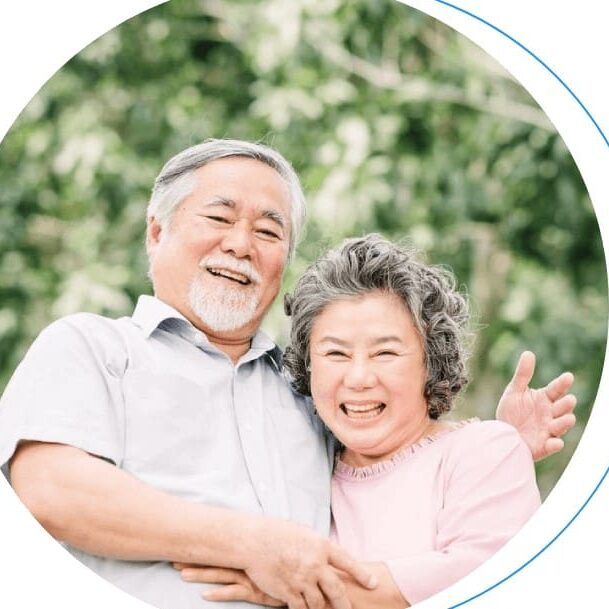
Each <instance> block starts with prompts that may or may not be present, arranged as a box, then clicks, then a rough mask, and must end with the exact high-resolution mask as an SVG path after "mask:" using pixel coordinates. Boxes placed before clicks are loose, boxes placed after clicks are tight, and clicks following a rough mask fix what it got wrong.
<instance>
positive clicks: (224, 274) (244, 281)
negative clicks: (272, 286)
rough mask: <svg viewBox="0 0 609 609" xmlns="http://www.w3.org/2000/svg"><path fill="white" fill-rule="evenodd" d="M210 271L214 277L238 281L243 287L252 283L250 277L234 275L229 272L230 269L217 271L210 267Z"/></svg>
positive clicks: (239, 274)
mask: <svg viewBox="0 0 609 609" xmlns="http://www.w3.org/2000/svg"><path fill="white" fill-rule="evenodd" d="M208 271H209V272H210V273H212V275H220V276H222V277H226V278H228V279H232V280H233V281H238V282H239V283H240V284H242V285H247V284H248V283H250V282H251V280H250V278H249V277H247V276H245V275H241V273H234V272H233V271H229V270H228V269H216V268H211V267H210V268H208Z"/></svg>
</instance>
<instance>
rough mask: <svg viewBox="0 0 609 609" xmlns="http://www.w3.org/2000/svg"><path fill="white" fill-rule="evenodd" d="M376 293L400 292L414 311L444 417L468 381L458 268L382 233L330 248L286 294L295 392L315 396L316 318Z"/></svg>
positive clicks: (432, 402)
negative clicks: (430, 260) (431, 261)
mask: <svg viewBox="0 0 609 609" xmlns="http://www.w3.org/2000/svg"><path fill="white" fill-rule="evenodd" d="M372 291H381V292H386V293H389V294H395V295H396V296H398V297H399V298H400V299H401V300H402V302H403V303H404V305H405V306H406V308H407V310H408V311H409V312H410V314H411V316H412V319H413V321H414V324H415V326H416V328H417V329H418V331H419V333H420V335H421V337H422V339H423V348H424V352H425V364H426V368H427V379H426V383H425V389H424V395H425V398H426V400H427V408H428V412H429V416H430V417H431V418H432V419H437V418H438V417H439V416H440V415H441V414H442V413H444V412H448V411H449V410H450V409H451V407H452V405H453V402H454V398H455V396H456V395H457V394H458V393H459V391H461V389H463V387H465V385H466V384H467V374H466V370H465V360H466V358H467V350H466V340H465V339H466V338H467V337H468V332H467V324H468V320H469V312H468V303H467V299H466V297H465V296H464V295H462V294H460V293H459V292H458V291H457V289H456V283H455V278H454V276H453V274H452V273H451V272H450V271H448V270H447V269H444V268H442V267H438V266H431V265H428V264H424V263H422V262H420V261H419V260H418V259H417V254H416V251H415V250H414V249H412V248H409V247H406V246H402V245H399V244H396V243H392V242H390V241H388V240H386V239H385V238H383V237H381V236H380V235H377V234H371V235H368V236H365V237H362V238H358V239H348V240H346V241H344V242H343V244H342V245H340V246H339V247H338V248H336V249H333V250H330V251H328V252H327V253H326V254H324V255H323V256H322V257H321V258H319V259H318V260H317V261H316V262H315V263H313V264H312V265H311V266H310V267H309V268H308V269H307V270H306V271H305V272H304V273H303V275H302V276H301V277H300V279H299V280H298V282H297V284H296V287H295V288H294V290H293V292H292V294H291V295H286V298H285V312H286V314H287V315H289V316H291V317H292V327H291V332H290V345H289V346H288V347H287V348H286V350H285V356H284V361H285V365H286V368H287V370H288V371H289V373H290V375H291V377H292V381H293V384H294V387H295V388H296V390H297V391H299V392H300V393H302V394H305V395H311V383H310V372H309V351H310V338H311V330H312V327H313V323H314V322H315V319H316V317H317V316H318V315H320V314H321V312H322V311H323V310H324V308H325V307H326V306H328V305H329V304H330V303H332V302H335V301H337V300H341V299H345V298H350V297H357V296H362V295H365V294H367V293H369V292H372Z"/></svg>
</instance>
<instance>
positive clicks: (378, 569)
mask: <svg viewBox="0 0 609 609" xmlns="http://www.w3.org/2000/svg"><path fill="white" fill-rule="evenodd" d="M364 566H365V567H366V569H368V571H370V572H371V573H373V574H374V575H376V577H377V578H378V582H379V583H378V586H377V587H376V588H375V589H374V590H367V589H366V588H363V587H362V586H360V585H358V584H357V583H356V582H354V581H353V579H347V580H345V585H346V586H347V595H348V597H349V600H350V601H351V605H352V609H369V608H370V607H383V609H404V608H405V607H410V603H409V602H408V601H407V600H406V599H405V598H404V597H403V596H402V594H401V592H400V590H399V588H398V587H397V585H396V583H395V581H394V579H393V577H392V576H391V572H390V571H389V569H388V568H387V566H386V565H385V563H382V562H373V563H364Z"/></svg>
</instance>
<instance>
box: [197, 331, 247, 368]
mask: <svg viewBox="0 0 609 609" xmlns="http://www.w3.org/2000/svg"><path fill="white" fill-rule="evenodd" d="M206 335H207V338H208V339H209V342H210V343H211V344H212V345H214V346H216V347H217V348H218V349H219V350H220V351H222V352H223V353H225V354H226V355H227V356H228V357H230V359H231V361H232V362H233V364H236V363H237V362H238V361H239V360H240V359H241V357H242V356H244V355H245V354H246V353H247V352H248V351H249V349H250V345H251V343H252V341H251V337H249V338H247V339H245V340H240V339H235V340H227V339H224V338H218V337H217V336H212V335H211V334H208V333H207V332H206Z"/></svg>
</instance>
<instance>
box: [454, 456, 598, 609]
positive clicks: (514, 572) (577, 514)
mask: <svg viewBox="0 0 609 609" xmlns="http://www.w3.org/2000/svg"><path fill="white" fill-rule="evenodd" d="M607 474H609V467H608V468H607V469H606V470H605V473H604V474H603V475H602V477H601V479H600V480H599V482H598V484H597V485H596V486H595V487H594V490H593V491H592V492H591V493H590V495H589V496H588V498H587V499H586V501H584V503H583V505H582V506H581V507H580V508H579V510H577V512H576V513H575V515H574V516H573V517H572V518H571V520H569V522H567V524H565V526H564V527H563V528H562V529H561V530H560V531H559V532H558V533H556V535H554V537H553V538H552V539H551V540H550V541H548V543H547V544H546V545H545V546H544V547H543V548H541V550H539V552H537V553H536V554H534V555H533V556H531V558H529V560H527V561H526V562H525V563H524V564H522V565H520V567H518V569H516V570H515V571H512V572H511V573H510V574H509V575H506V576H505V577H504V578H503V579H500V580H499V581H498V582H496V583H495V584H493V585H492V586H489V587H488V588H486V589H485V590H482V592H479V593H478V594H476V595H474V596H471V597H470V598H467V599H465V600H464V601H461V602H460V603H457V604H456V605H450V607H448V608H447V609H456V608H457V607H461V606H462V605H465V604H466V603H469V602H470V601H473V600H475V599H477V598H478V597H480V596H482V595H483V594H486V593H487V592H490V591H491V590H493V589H494V588H496V587H497V586H500V585H501V584H502V583H503V582H505V581H507V580H508V579H510V577H513V576H514V575H516V573H518V572H519V571H522V569H524V568H525V567H526V566H527V565H529V564H530V563H532V562H533V561H534V560H535V559H536V558H537V557H538V556H539V555H540V554H541V553H542V552H545V551H546V549H547V548H549V547H550V546H551V545H552V544H553V543H554V542H555V541H556V540H557V539H558V538H559V537H560V536H561V535H562V534H563V533H564V532H565V531H566V530H567V529H568V528H569V527H570V526H571V524H572V523H573V521H574V520H575V519H576V518H577V517H578V516H579V515H580V514H581V512H582V511H583V509H584V508H585V507H586V506H587V505H588V503H589V502H590V500H591V499H592V497H594V495H595V494H596V491H598V489H599V488H600V486H601V484H602V483H603V481H604V480H605V478H606V477H607Z"/></svg>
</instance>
